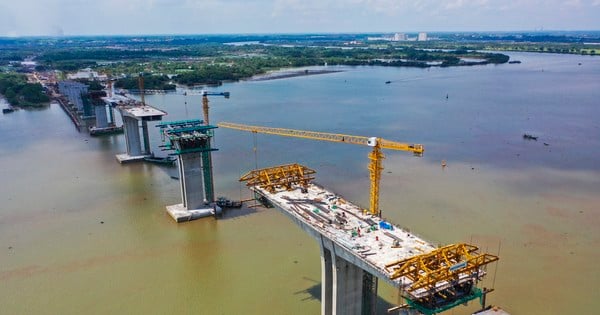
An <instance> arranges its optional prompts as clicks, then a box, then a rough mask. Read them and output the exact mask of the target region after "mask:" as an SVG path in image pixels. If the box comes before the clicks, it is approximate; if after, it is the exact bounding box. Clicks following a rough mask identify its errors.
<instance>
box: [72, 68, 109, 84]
mask: <svg viewBox="0 0 600 315" xmlns="http://www.w3.org/2000/svg"><path fill="white" fill-rule="evenodd" d="M67 78H69V79H70V80H77V79H86V80H99V81H106V79H107V76H106V75H105V74H98V72H96V71H92V69H90V68H85V69H83V70H80V71H78V72H76V73H72V74H69V75H67Z"/></svg>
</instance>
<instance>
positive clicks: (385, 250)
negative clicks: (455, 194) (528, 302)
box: [240, 164, 498, 315]
mask: <svg viewBox="0 0 600 315" xmlns="http://www.w3.org/2000/svg"><path fill="white" fill-rule="evenodd" d="M314 174H315V171H313V170H311V169H309V168H307V167H305V166H302V165H299V164H288V165H280V166H275V167H270V168H265V169H260V170H253V171H251V172H249V173H247V174H245V175H244V176H242V177H241V178H240V181H245V182H246V183H247V185H248V186H249V188H250V189H251V190H252V191H253V192H254V193H255V197H256V198H257V199H258V200H260V201H261V202H263V203H264V204H265V205H267V206H273V207H275V208H276V209H278V210H279V211H281V212H282V213H283V214H285V215H286V216H287V217H288V218H290V219H291V220H292V221H293V222H294V223H296V224H297V225H298V226H299V227H301V228H302V229H303V230H304V231H306V232H307V233H308V234H309V235H310V236H312V237H313V238H314V239H315V240H317V242H318V243H319V245H320V249H321V281H322V284H321V285H322V286H321V295H322V296H321V303H322V304H321V314H324V315H326V314H327V315H328V314H374V311H375V309H374V308H375V300H376V299H375V298H376V296H377V278H379V279H382V280H384V281H386V282H387V283H389V284H391V285H392V286H394V287H395V288H397V289H398V290H399V291H400V293H401V295H402V297H403V298H404V300H405V302H406V304H403V305H399V306H398V307H397V309H400V308H405V309H408V310H411V311H412V312H413V313H414V312H415V311H418V312H420V313H423V314H436V313H439V312H442V311H444V310H447V309H450V308H453V307H455V306H457V305H460V304H463V303H466V302H468V301H470V300H473V299H477V298H480V299H482V298H484V294H485V293H486V292H485V291H484V290H481V289H479V288H477V286H476V285H477V284H478V282H479V281H480V280H482V279H483V277H484V276H485V275H486V271H485V267H486V265H487V264H489V263H492V262H495V261H497V260H498V257H497V256H494V255H490V254H482V253H479V252H478V248H477V247H476V246H473V245H469V244H453V245H448V246H443V247H439V248H438V247H437V246H434V245H432V244H431V243H429V242H428V241H426V240H425V239H422V238H421V237H419V236H417V235H415V234H412V233H411V232H409V231H407V230H405V229H403V228H402V227H400V226H397V225H395V224H392V223H391V222H387V221H384V220H382V219H381V218H380V217H378V216H374V215H371V214H370V213H369V212H368V211H367V210H365V209H363V208H361V207H359V206H357V205H354V204H352V203H351V202H349V201H347V200H345V199H343V198H342V197H341V196H339V195H337V194H335V193H333V192H331V191H329V190H327V189H326V188H324V187H321V186H319V185H317V184H314V183H312V180H313V179H314V176H313V175H314Z"/></svg>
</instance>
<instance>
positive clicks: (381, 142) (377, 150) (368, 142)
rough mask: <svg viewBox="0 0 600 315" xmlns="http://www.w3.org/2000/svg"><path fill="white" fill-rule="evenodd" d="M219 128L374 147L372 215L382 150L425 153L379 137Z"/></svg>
mask: <svg viewBox="0 0 600 315" xmlns="http://www.w3.org/2000/svg"><path fill="white" fill-rule="evenodd" d="M217 126H219V127H222V128H228V129H236V130H242V131H249V132H252V133H264V134H271V135H278V136H285V137H294V138H304V139H311V140H320V141H330V142H342V143H349V144H357V145H364V146H370V147H373V150H372V151H371V152H370V153H369V160H370V162H369V174H370V180H371V190H370V199H369V210H370V212H371V214H372V215H380V211H379V182H380V181H381V171H382V170H383V159H385V155H384V154H383V152H381V149H390V150H399V151H409V152H412V153H413V154H414V155H416V156H422V155H423V152H424V151H425V149H424V147H423V145H421V144H408V143H402V142H395V141H390V140H385V139H382V138H377V137H364V136H353V135H345V134H337V133H327V132H317V131H306V130H296V129H285V128H272V127H261V126H251V125H243V124H236V123H228V122H221V123H218V124H217Z"/></svg>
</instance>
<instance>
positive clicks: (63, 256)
mask: <svg viewBox="0 0 600 315" xmlns="http://www.w3.org/2000/svg"><path fill="white" fill-rule="evenodd" d="M515 55H516V56H515V58H516V59H519V60H521V61H522V62H523V63H522V64H517V65H500V66H492V65H490V66H482V67H468V68H449V69H446V68H445V69H429V70H427V69H425V70H423V69H395V68H369V67H356V68H343V69H344V70H345V71H344V72H339V73H332V74H326V75H321V76H310V77H297V78H291V79H285V80H275V81H262V82H240V83H233V84H226V85H224V86H222V87H220V88H219V89H220V90H227V91H230V92H231V94H232V96H231V98H230V99H228V100H226V99H222V98H212V99H211V121H213V122H219V121H233V122H241V123H249V124H259V125H268V126H275V127H289V128H298V129H310V130H318V131H330V132H340V133H348V134H357V135H365V136H380V137H383V138H387V139H390V140H397V141H405V142H414V143H423V144H424V145H425V147H426V152H425V156H424V157H423V158H415V157H412V156H410V154H407V153H404V152H386V155H387V159H386V160H385V161H384V166H385V170H384V174H383V179H382V187H381V206H382V209H383V215H384V216H385V217H387V218H389V219H390V220H392V221H394V222H397V223H399V224H400V225H403V226H406V227H408V228H409V229H411V231H413V232H415V233H418V234H421V235H423V236H424V237H425V238H427V239H430V240H431V241H432V242H435V243H451V242H459V241H473V242H475V243H477V244H479V245H480V246H481V247H483V248H484V249H487V250H488V251H489V252H492V253H496V252H497V251H498V249H499V248H500V256H501V261H500V263H499V264H498V269H497V271H496V270H495V268H494V267H492V268H491V269H490V270H488V271H489V273H490V277H488V280H487V282H486V285H487V286H492V285H494V286H495V288H496V289H497V291H496V292H494V293H493V294H492V295H491V296H490V300H491V302H492V303H494V304H499V305H501V306H503V307H505V308H507V309H508V310H510V311H512V312H513V313H515V314H517V313H518V314H561V313H581V314H589V313H593V312H594V311H595V310H596V309H597V308H598V307H600V305H599V302H598V301H597V299H594V296H593V294H594V293H592V292H595V283H596V282H597V281H598V280H600V279H598V276H599V273H598V270H597V265H596V263H595V262H596V261H597V260H598V259H600V254H599V252H598V245H599V243H600V232H599V231H598V229H597V226H599V224H600V214H599V211H600V209H599V208H598V205H599V204H600V197H598V195H597V192H598V191H600V170H599V167H600V165H599V164H598V163H597V161H598V157H599V156H600V130H599V129H600V125H599V123H598V117H600V115H599V114H600V109H599V108H598V107H597V106H595V104H596V103H595V102H596V100H597V99H599V97H600V91H598V90H597V88H596V85H597V82H600V59H598V58H597V57H596V58H592V57H583V56H560V55H551V54H544V55H536V54H515ZM578 63H581V64H582V65H581V66H579V65H578ZM385 81H392V83H391V84H385ZM446 95H448V98H446ZM147 101H148V102H149V103H150V104H153V105H155V106H157V107H159V108H161V109H164V110H166V111H167V112H168V113H169V115H168V116H167V118H166V119H167V120H177V119H185V118H198V117H201V106H200V104H201V99H200V96H191V95H188V96H183V95H153V96H148V97H147ZM186 102H187V104H186ZM150 128H152V129H151V136H152V139H151V140H152V141H151V142H152V145H153V147H154V148H155V150H156V152H157V153H158V154H160V155H162V154H164V152H160V151H158V145H160V139H159V137H158V132H157V131H156V128H154V127H153V125H151V127H150ZM523 133H529V134H533V135H535V136H538V137H539V138H538V141H527V140H524V139H523V138H522V135H523ZM0 134H1V135H2V141H0V187H1V188H0V201H1V202H2V206H1V207H0V257H1V259H0V261H1V263H0V281H1V283H2V284H3V285H2V286H0V304H2V308H3V311H4V312H6V313H7V314H56V313H64V314H79V313H84V312H85V313H97V314H105V313H108V312H115V313H149V314H163V313H202V314H231V313H242V312H243V313H247V314H316V313H319V310H320V306H319V300H318V299H315V298H314V296H315V294H316V295H317V296H318V292H316V291H318V290H319V289H318V288H317V286H318V281H319V279H320V265H319V259H318V247H317V245H316V243H315V242H314V241H313V240H312V239H310V238H309V237H308V236H307V235H305V234H304V233H303V232H302V231H301V230H300V229H298V228H296V227H295V226H294V225H293V224H292V223H291V222H289V221H288V220H287V219H286V218H285V217H284V216H282V215H280V214H279V213H277V212H276V211H274V210H255V211H249V212H232V213H230V214H229V215H228V216H227V217H226V218H225V219H223V220H219V221H214V220H212V219H205V220H200V221H194V222H190V223H185V224H180V225H176V224H174V223H173V222H172V221H171V219H170V218H169V217H168V215H166V213H165V211H164V206H165V205H168V204H173V203H177V202H179V200H180V192H179V185H178V182H177V181H176V180H173V179H172V178H171V177H170V176H171V175H174V170H173V169H168V168H162V167H157V166H154V165H144V164H131V165H119V164H118V163H117V162H116V160H115V157H114V155H115V154H117V153H120V152H123V151H124V150H125V143H124V139H123V136H122V135H116V136H110V137H105V138H90V137H89V136H87V135H84V134H79V133H77V131H76V130H75V129H74V128H73V126H72V124H71V122H70V120H69V119H68V118H67V117H66V115H65V114H64V113H63V112H62V110H61V109H60V108H59V107H58V106H54V105H53V106H51V107H50V108H48V109H45V110H42V111H22V110H21V111H17V112H15V113H12V114H10V115H2V116H0ZM255 140H256V141H257V143H258V146H257V148H258V154H257V156H258V159H256V160H255V155H254V153H253V150H252V148H253V143H254V141H255ZM215 144H216V146H217V147H218V148H219V151H217V152H216V153H215V155H214V164H215V175H216V180H215V184H216V189H217V191H218V192H219V194H223V195H228V196H231V197H232V198H235V199H239V198H246V197H247V196H248V193H247V191H246V190H245V189H244V188H242V187H241V186H240V184H239V183H238V182H237V178H238V177H239V176H240V175H241V174H243V173H244V172H246V171H247V170H249V169H252V168H253V167H254V165H255V164H258V165H259V166H268V165H273V164H281V163H288V162H300V163H302V164H306V165H308V166H310V167H312V168H314V169H316V170H317V172H318V173H317V180H318V182H320V183H321V184H323V185H326V186H328V187H330V188H331V189H333V190H334V191H337V192H338V193H341V194H343V195H344V196H345V197H347V198H348V199H351V200H353V201H355V202H357V203H360V204H363V205H366V204H368V188H369V183H368V171H367V169H366V165H367V163H368V159H367V154H368V151H369V149H368V148H366V147H357V146H347V145H342V144H331V143H321V142H315V141H310V140H301V139H292V138H280V137H275V136H266V135H258V136H257V137H256V139H255V138H254V136H253V135H252V134H248V133H242V132H237V131H232V130H217V134H216V138H215ZM442 160H446V161H447V167H445V168H444V169H442V167H441V164H440V163H441V161H442ZM496 273H497V276H496V277H495V281H494V276H493V275H494V274H496ZM315 281H316V282H315ZM380 287H381V289H380V296H381V297H382V298H383V299H384V300H383V301H381V302H380V305H382V307H381V308H380V309H383V308H384V307H385V305H387V304H386V303H396V302H397V294H396V292H393V290H391V288H389V287H387V286H386V285H381V286H380ZM315 292H316V293H315ZM469 309H473V307H470V308H469ZM462 311H463V309H458V310H455V311H454V313H456V314H463V313H464V314H466V313H467V310H466V309H465V310H464V312H462Z"/></svg>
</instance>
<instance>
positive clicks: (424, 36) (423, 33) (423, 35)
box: [417, 32, 427, 42]
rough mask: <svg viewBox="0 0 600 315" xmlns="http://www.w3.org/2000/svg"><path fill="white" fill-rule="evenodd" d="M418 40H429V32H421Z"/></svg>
mask: <svg viewBox="0 0 600 315" xmlns="http://www.w3.org/2000/svg"><path fill="white" fill-rule="evenodd" d="M417 40H418V41H420V42H424V41H426V40H427V33H425V32H421V33H419V36H418V37H417Z"/></svg>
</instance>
